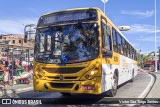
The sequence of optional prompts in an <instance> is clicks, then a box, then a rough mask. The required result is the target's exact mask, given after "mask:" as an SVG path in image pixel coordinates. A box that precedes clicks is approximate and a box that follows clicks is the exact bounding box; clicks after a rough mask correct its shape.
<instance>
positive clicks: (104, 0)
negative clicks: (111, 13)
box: [101, 0, 108, 14]
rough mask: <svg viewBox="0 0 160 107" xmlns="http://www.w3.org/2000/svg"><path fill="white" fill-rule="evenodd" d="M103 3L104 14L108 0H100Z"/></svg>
mask: <svg viewBox="0 0 160 107" xmlns="http://www.w3.org/2000/svg"><path fill="white" fill-rule="evenodd" d="M101 1H102V2H103V3H104V7H103V11H104V14H106V3H107V2H108V0H101Z"/></svg>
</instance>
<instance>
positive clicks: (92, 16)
mask: <svg viewBox="0 0 160 107" xmlns="http://www.w3.org/2000/svg"><path fill="white" fill-rule="evenodd" d="M96 19H97V12H96V10H93V9H92V10H91V9H89V10H74V11H68V12H59V13H53V14H49V15H45V16H42V17H41V18H40V20H39V24H38V26H47V25H52V24H58V23H64V22H78V21H88V20H96Z"/></svg>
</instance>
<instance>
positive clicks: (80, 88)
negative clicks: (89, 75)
mask: <svg viewBox="0 0 160 107" xmlns="http://www.w3.org/2000/svg"><path fill="white" fill-rule="evenodd" d="M34 91H45V92H66V93H86V94H101V81H100V77H95V78H94V79H92V80H85V81H47V80H41V79H34Z"/></svg>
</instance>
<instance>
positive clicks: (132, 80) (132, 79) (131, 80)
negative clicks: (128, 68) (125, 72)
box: [130, 70, 134, 83]
mask: <svg viewBox="0 0 160 107" xmlns="http://www.w3.org/2000/svg"><path fill="white" fill-rule="evenodd" d="M130 82H131V83H133V82H134V70H133V71H132V78H131V79H130Z"/></svg>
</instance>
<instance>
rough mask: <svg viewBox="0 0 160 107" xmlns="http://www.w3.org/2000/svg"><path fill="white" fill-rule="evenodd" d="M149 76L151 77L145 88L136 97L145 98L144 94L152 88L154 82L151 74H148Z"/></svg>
mask: <svg viewBox="0 0 160 107" xmlns="http://www.w3.org/2000/svg"><path fill="white" fill-rule="evenodd" d="M149 76H150V77H151V80H150V82H149V84H148V85H147V87H146V89H145V90H144V91H143V92H142V93H141V95H140V96H139V97H138V98H145V96H146V95H147V94H148V92H149V91H150V89H151V88H152V85H153V84H154V81H155V78H154V77H153V76H152V75H151V74H149Z"/></svg>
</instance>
